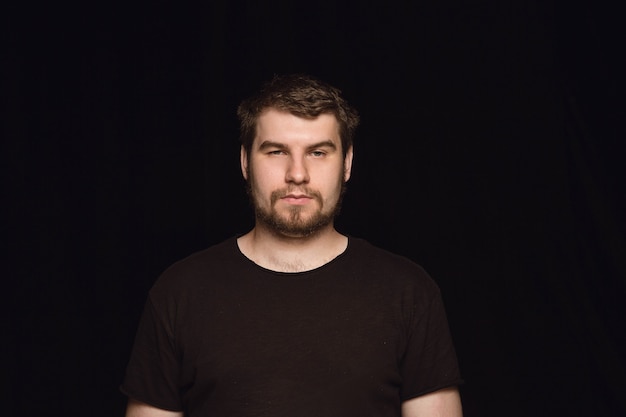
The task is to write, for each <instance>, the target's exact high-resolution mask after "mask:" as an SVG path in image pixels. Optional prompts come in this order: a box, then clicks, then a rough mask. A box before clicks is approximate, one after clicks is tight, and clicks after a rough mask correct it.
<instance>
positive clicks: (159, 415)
mask: <svg viewBox="0 0 626 417" xmlns="http://www.w3.org/2000/svg"><path fill="white" fill-rule="evenodd" d="M126 417H183V412H182V411H167V410H163V409H161V408H156V407H153V406H151V405H148V404H146V403H142V402H141V401H137V400H134V399H132V398H130V399H129V400H128V405H127V406H126Z"/></svg>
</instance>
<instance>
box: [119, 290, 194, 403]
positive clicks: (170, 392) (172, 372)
mask: <svg viewBox="0 0 626 417" xmlns="http://www.w3.org/2000/svg"><path fill="white" fill-rule="evenodd" d="M169 327H170V326H168V321H167V320H165V319H164V318H163V317H162V313H160V312H159V311H158V309H157V308H156V305H155V302H154V300H153V299H152V298H151V297H150V298H148V300H147V302H146V304H145V307H144V311H143V314H142V316H141V319H140V322H139V326H138V329H137V334H136V336H135V342H134V345H133V349H132V352H131V355H130V360H129V363H128V366H127V368H126V375H125V378H124V381H123V383H122V385H121V387H120V390H121V391H122V392H123V393H124V394H126V395H127V396H129V397H131V398H134V399H136V400H139V401H142V402H145V403H147V404H150V405H153V406H155V407H157V408H162V409H165V410H170V411H180V410H182V401H181V398H180V393H179V383H178V381H179V375H180V363H179V360H178V355H177V353H176V348H175V341H174V337H173V332H172V330H171V329H170V328H169Z"/></svg>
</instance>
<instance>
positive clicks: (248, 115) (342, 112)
mask: <svg viewBox="0 0 626 417" xmlns="http://www.w3.org/2000/svg"><path fill="white" fill-rule="evenodd" d="M268 108H275V109H277V110H281V111H286V112H289V113H291V114H293V115H295V116H298V117H303V118H307V119H313V118H316V117H317V116H319V115H320V114H324V113H327V114H332V115H334V116H335V117H336V118H337V121H338V122H339V135H340V137H341V147H342V151H343V153H344V156H345V154H346V152H347V150H348V149H349V148H350V147H351V146H352V141H353V138H354V131H355V130H356V128H357V126H358V125H359V114H358V112H357V111H356V109H354V108H353V107H352V106H350V105H349V104H348V102H347V101H346V100H345V99H344V98H343V96H342V93H341V91H340V90H339V89H337V88H336V87H333V86H331V85H330V84H327V83H325V82H323V81H321V80H319V79H316V78H314V77H312V76H310V75H307V74H288V75H275V76H274V77H273V78H272V79H271V80H270V81H268V82H266V83H264V84H263V85H262V87H261V89H260V91H259V92H258V93H257V94H256V95H254V96H252V97H249V98H247V99H245V100H243V101H242V102H241V104H239V107H238V108H237V117H238V118H239V123H240V127H239V139H240V141H241V144H242V145H243V147H244V149H245V151H246V152H247V153H250V150H251V148H252V143H253V142H254V137H255V136H256V124H257V121H258V118H259V116H260V115H261V113H262V112H263V111H264V110H266V109H268Z"/></svg>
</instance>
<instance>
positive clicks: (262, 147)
mask: <svg viewBox="0 0 626 417" xmlns="http://www.w3.org/2000/svg"><path fill="white" fill-rule="evenodd" d="M268 148H277V149H286V148H288V146H287V145H285V144H284V143H280V142H274V141H271V140H266V141H263V142H262V143H261V144H260V145H259V150H265V149H268ZM316 148H331V149H333V150H336V149H337V145H335V143H334V142H333V141H331V140H323V141H321V142H317V143H314V144H312V145H310V146H307V149H316Z"/></svg>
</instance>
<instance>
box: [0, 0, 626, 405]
mask: <svg viewBox="0 0 626 417" xmlns="http://www.w3.org/2000/svg"><path fill="white" fill-rule="evenodd" d="M3 7H4V10H5V12H4V13H2V17H1V21H2V36H3V41H4V43H5V45H4V47H3V51H2V69H1V71H2V93H1V96H2V104H3V113H2V136H3V138H2V147H1V149H0V152H1V154H2V179H3V192H2V196H3V197H2V208H3V212H4V216H3V222H2V237H3V251H2V253H3V257H4V258H5V260H4V262H3V264H4V265H5V267H4V268H3V271H4V272H3V278H2V282H3V288H4V291H3V298H4V301H3V303H2V304H3V307H5V308H6V309H7V311H6V314H3V320H2V322H3V330H2V333H3V340H4V342H3V343H2V359H3V370H2V379H3V386H4V387H5V388H4V390H3V395H4V396H5V398H3V400H2V406H3V411H2V414H3V415H7V416H79V415H80V416H108V417H110V416H121V415H122V414H123V409H124V404H125V398H124V397H123V396H122V395H121V394H120V393H119V392H118V385H119V384H120V382H121V380H122V378H123V374H124V368H125V366H126V361H127V360H128V355H129V352H130V348H131V344H132V340H133V337H134V333H135V330H136V326H137V320H138V318H139V314H140V311H141V308H142V306H143V302H144V300H145V296H146V293H147V291H148V289H149V288H150V286H151V285H152V283H153V282H154V280H155V279H156V278H157V276H158V275H159V273H160V272H161V271H162V270H163V269H164V268H166V267H167V266H168V265H170V264H171V263H172V262H174V261H176V260H178V259H180V258H182V257H184V256H187V255H188V254H190V253H192V252H194V251H197V250H200V249H203V248H205V247H207V246H209V245H211V244H214V243H217V242H219V241H221V240H223V239H225V238H227V237H229V236H231V235H233V234H235V233H242V232H245V231H247V230H248V228H249V227H250V226H251V225H252V219H251V213H250V210H249V209H248V205H247V199H246V197H245V194H244V191H243V182H242V180H241V176H240V172H239V165H238V164H239V162H238V161H239V160H238V158H239V153H238V152H239V148H238V143H237V123H236V118H235V108H236V106H237V103H238V102H239V100H240V99H241V98H242V97H244V96H245V95H247V94H249V93H250V92H252V91H253V90H254V89H255V88H257V87H258V85H259V83H260V82H261V81H263V80H265V79H267V78H269V77H271V76H272V74H274V73H284V72H293V71H304V72H309V73H312V74H314V75H317V76H319V77H321V78H324V79H326V80H328V81H330V82H331V83H334V84H336V85H338V86H339V87H341V88H342V90H343V91H344V93H345V94H346V96H347V97H348V98H349V99H350V101H352V102H353V104H354V105H355V106H356V107H357V108H358V109H359V110H360V112H361V116H362V125H361V127H360V129H359V131H358V134H357V139H356V148H355V152H356V156H355V163H354V172H353V178H352V180H351V181H350V183H349V189H348V194H347V195H346V199H345V202H344V207H343V211H342V214H341V216H340V217H339V219H338V227H339V228H340V230H342V231H343V232H346V233H349V234H352V235H354V236H358V237H363V238H366V239H368V240H370V241H371V242H372V243H375V244H377V245H380V246H383V247H385V248H387V249H390V250H392V251H395V252H398V253H401V254H403V255H406V256H408V257H410V258H412V259H413V260H415V261H416V262H418V263H420V264H421V265H422V266H424V267H425V268H426V270H428V271H429V272H430V274H431V275H432V276H433V278H434V279H435V280H436V281H437V282H438V284H439V285H440V287H441V289H442V291H443V296H444V301H445V303H446V305H447V309H448V315H449V320H450V325H451V328H452V332H453V335H454V339H455V342H456V346H457V350H458V355H459V360H460V364H461V368H462V372H463V376H464V378H465V381H466V383H465V385H464V386H463V387H462V388H461V395H462V398H463V402H464V406H465V415H466V416H467V417H474V416H475V417H479V416H480V417H488V416H494V417H495V416H533V417H535V416H608V417H617V416H626V394H625V393H626V386H625V382H624V381H625V378H626V368H625V367H626V363H625V356H624V350H625V348H626V336H625V331H624V330H625V328H624V327H625V326H624V323H623V322H624V315H625V313H626V309H625V308H624V301H623V299H624V297H625V296H626V242H625V231H626V228H625V221H624V209H625V198H624V197H625V196H624V185H623V180H624V168H623V167H622V161H623V159H624V148H625V147H624V144H623V142H624V138H625V133H626V129H625V128H624V106H623V104H624V93H625V92H626V89H625V88H624V75H623V74H624V70H626V66H625V65H624V61H623V55H624V54H623V37H622V28H623V22H622V21H621V19H620V18H619V14H618V11H617V9H612V8H611V7H607V5H606V4H602V2H582V1H574V2H564V1H552V2H550V1H548V2H544V1H538V0H535V1H521V0H512V1H508V2H505V1H502V2H499V1H468V2H461V1H443V2H386V3H383V2H350V3H342V4H339V3H334V2H325V1H323V2H317V3H310V4H307V5H306V6H304V5H297V3H289V4H284V5H280V6H279V5H274V6H269V5H263V4H259V3H258V2H254V1H248V2H226V1H213V2H205V4H203V5H188V4H187V5H185V4H181V3H175V2H154V3H144V4H137V3H132V2H130V3H126V4H115V3H102V4H99V3H90V2H84V3H76V4H69V3H67V4H64V3H63V2H61V3H58V2H49V3H46V4H40V5H35V4H22V5H21V6H19V7H18V6H3Z"/></svg>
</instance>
